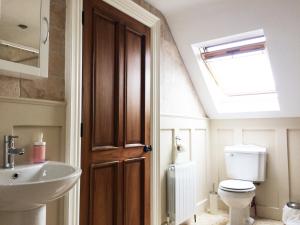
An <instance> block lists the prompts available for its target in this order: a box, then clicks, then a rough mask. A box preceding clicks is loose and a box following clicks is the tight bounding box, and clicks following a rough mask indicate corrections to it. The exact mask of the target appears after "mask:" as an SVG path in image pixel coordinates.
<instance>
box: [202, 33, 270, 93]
mask: <svg viewBox="0 0 300 225" xmlns="http://www.w3.org/2000/svg"><path fill="white" fill-rule="evenodd" d="M201 57H202V59H203V61H204V62H205V64H206V66H207V69H208V70H209V72H210V73H211V75H212V77H213V79H214V81H215V82H216V84H217V85H218V86H219V88H220V89H221V90H222V92H223V93H224V94H225V95H227V96H239V95H256V94H268V93H275V92H276V89H275V83H274V80H273V75H272V70H271V65H270V62H269V57H268V54H267V51H266V48H265V37H264V36H260V37H254V38H248V39H245V40H239V41H235V42H230V43H224V44H218V45H214V46H207V47H204V48H202V49H201Z"/></svg>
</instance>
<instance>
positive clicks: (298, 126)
mask: <svg viewBox="0 0 300 225" xmlns="http://www.w3.org/2000/svg"><path fill="white" fill-rule="evenodd" d="M210 131H211V142H210V143H211V158H212V159H213V160H212V165H211V170H212V174H213V177H212V180H211V181H210V183H213V182H214V183H215V184H217V185H218V183H219V182H220V181H222V180H224V179H227V177H226V172H225V165H224V153H223V149H224V146H226V145H232V144H256V145H260V146H264V147H267V154H268V156H267V179H266V181H265V182H263V183H262V184H261V185H259V186H257V190H256V201H257V205H258V215H259V216H262V217H267V218H273V219H278V220H280V219H281V213H282V207H283V206H284V204H285V203H286V202H287V201H289V200H292V201H296V202H300V194H299V190H300V180H299V171H300V163H299V162H300V141H299V140H300V118H290V119H244V120H211V127H210Z"/></svg>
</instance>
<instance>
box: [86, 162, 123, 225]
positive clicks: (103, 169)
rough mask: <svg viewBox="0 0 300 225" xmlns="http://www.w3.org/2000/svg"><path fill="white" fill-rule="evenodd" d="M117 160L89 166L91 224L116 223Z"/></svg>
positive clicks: (105, 224)
mask: <svg viewBox="0 0 300 225" xmlns="http://www.w3.org/2000/svg"><path fill="white" fill-rule="evenodd" d="M119 167H120V165H119V162H118V161H116V162H109V163H99V164H93V165H92V166H91V181H90V182H91V184H90V187H91V193H90V203H91V210H90V218H91V224H93V225H116V224H117V219H118V218H117V216H116V215H117V213H116V212H118V208H117V207H118V188H119V185H120V184H119V172H120V168H119Z"/></svg>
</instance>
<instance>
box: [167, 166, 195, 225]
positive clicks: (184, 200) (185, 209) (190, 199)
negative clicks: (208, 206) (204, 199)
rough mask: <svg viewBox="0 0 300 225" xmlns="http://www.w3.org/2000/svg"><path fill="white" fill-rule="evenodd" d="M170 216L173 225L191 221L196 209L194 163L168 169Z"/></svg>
mask: <svg viewBox="0 0 300 225" xmlns="http://www.w3.org/2000/svg"><path fill="white" fill-rule="evenodd" d="M167 182H168V184H167V187H168V190H167V191H168V214H169V217H170V221H171V224H174V225H179V224H181V223H183V222H184V221H186V220H188V219H190V218H191V217H193V215H194V214H195V209H196V165H195V163H194V162H187V163H182V164H172V165H170V166H169V168H168V175H167Z"/></svg>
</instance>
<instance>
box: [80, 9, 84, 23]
mask: <svg viewBox="0 0 300 225" xmlns="http://www.w3.org/2000/svg"><path fill="white" fill-rule="evenodd" d="M81 20H82V25H84V11H82V13H81Z"/></svg>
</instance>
